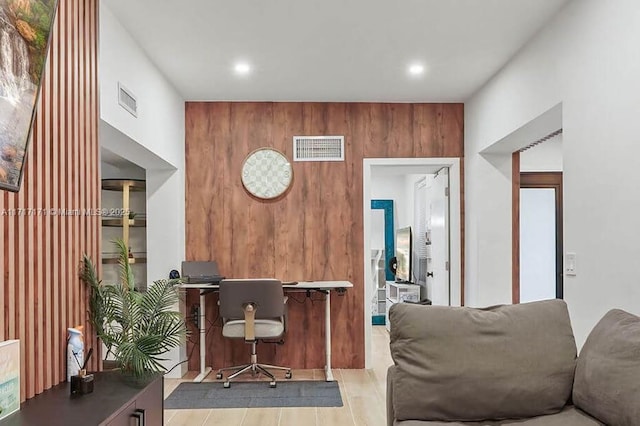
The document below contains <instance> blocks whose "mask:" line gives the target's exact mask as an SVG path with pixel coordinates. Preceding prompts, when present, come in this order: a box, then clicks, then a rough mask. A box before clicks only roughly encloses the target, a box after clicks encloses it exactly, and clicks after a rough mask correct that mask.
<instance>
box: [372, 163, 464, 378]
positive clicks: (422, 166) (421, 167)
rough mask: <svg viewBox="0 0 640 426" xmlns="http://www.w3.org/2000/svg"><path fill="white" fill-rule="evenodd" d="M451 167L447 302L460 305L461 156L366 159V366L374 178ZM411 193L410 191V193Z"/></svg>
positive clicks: (430, 172) (461, 300) (411, 204)
mask: <svg viewBox="0 0 640 426" xmlns="http://www.w3.org/2000/svg"><path fill="white" fill-rule="evenodd" d="M443 168H444V169H446V170H447V171H448V178H449V179H448V180H449V190H448V193H449V219H450V221H449V235H450V243H449V247H448V251H449V256H450V260H449V265H447V266H448V268H449V271H448V272H449V277H450V281H449V288H448V292H447V293H448V299H449V300H450V302H449V303H448V304H450V305H452V306H461V305H462V304H463V297H464V292H463V288H462V250H461V246H462V245H461V213H460V206H461V194H460V188H461V179H460V178H461V173H460V159H459V158H384V159H365V160H363V224H364V259H363V269H364V282H365V286H364V287H365V291H364V293H365V294H364V300H363V303H364V309H363V312H364V323H365V327H364V333H365V336H364V343H365V368H371V365H372V359H373V358H372V357H373V355H372V353H373V348H372V330H373V327H372V321H371V300H372V298H373V297H374V295H375V294H374V289H373V288H372V286H371V285H369V284H370V283H371V282H372V280H373V276H372V267H371V264H372V263H371V255H372V243H371V238H372V235H371V227H372V223H373V216H372V209H371V200H372V199H373V198H374V197H375V191H374V185H375V184H374V179H373V177H374V176H376V175H379V174H385V173H387V174H388V173H395V174H404V175H425V174H435V173H436V172H438V171H439V170H441V169H443ZM408 188H409V187H405V188H404V189H398V191H402V192H403V193H404V194H403V196H405V197H406V198H410V199H411V200H413V195H412V194H413V184H412V185H411V189H408ZM408 194H411V195H410V196H409V195H408ZM413 207H414V206H413V201H411V203H410V205H409V206H408V207H407V211H409V212H411V214H412V215H413ZM398 216H399V215H396V221H397V222H398V226H400V225H401V224H402V223H401V219H400V218H398Z"/></svg>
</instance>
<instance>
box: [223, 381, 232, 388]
mask: <svg viewBox="0 0 640 426" xmlns="http://www.w3.org/2000/svg"><path fill="white" fill-rule="evenodd" d="M222 386H223V387H224V388H225V389H229V388H230V387H231V383H230V382H224V383H223V384H222Z"/></svg>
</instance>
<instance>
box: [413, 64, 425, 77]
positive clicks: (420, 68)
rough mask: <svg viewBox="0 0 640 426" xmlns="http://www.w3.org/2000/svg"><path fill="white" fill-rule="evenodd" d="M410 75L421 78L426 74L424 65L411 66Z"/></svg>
mask: <svg viewBox="0 0 640 426" xmlns="http://www.w3.org/2000/svg"><path fill="white" fill-rule="evenodd" d="M409 74H411V75H412V76H419V75H422V74H424V65H421V64H411V65H409Z"/></svg>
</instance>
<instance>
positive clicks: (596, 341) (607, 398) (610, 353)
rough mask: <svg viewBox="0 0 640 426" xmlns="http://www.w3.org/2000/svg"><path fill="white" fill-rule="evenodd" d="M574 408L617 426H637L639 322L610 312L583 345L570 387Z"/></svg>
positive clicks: (625, 314)
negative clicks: (571, 388) (576, 407)
mask: <svg viewBox="0 0 640 426" xmlns="http://www.w3.org/2000/svg"><path fill="white" fill-rule="evenodd" d="M573 400H574V403H575V404H576V406H578V407H580V408H581V409H582V410H584V411H586V412H587V413H589V414H591V415H592V416H594V417H597V418H598V419H600V420H602V421H603V422H605V423H607V424H611V425H616V426H637V425H640V318H639V317H637V316H635V315H631V314H630V313H628V312H625V311H621V310H619V309H614V310H611V311H609V312H608V313H607V314H606V315H605V316H604V317H603V318H602V319H601V320H600V322H599V323H598V324H597V325H596V326H595V328H594V329H593V330H592V331H591V334H589V337H588V338H587V341H586V342H585V344H584V346H583V348H582V351H580V356H579V357H578V363H577V366H576V374H575V381H574V385H573Z"/></svg>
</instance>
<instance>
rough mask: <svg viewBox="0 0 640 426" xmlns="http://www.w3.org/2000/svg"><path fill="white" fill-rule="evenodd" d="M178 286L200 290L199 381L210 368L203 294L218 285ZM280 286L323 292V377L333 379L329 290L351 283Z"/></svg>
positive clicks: (333, 282) (329, 282) (286, 290)
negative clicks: (207, 357)
mask: <svg viewBox="0 0 640 426" xmlns="http://www.w3.org/2000/svg"><path fill="white" fill-rule="evenodd" d="M179 287H180V288H183V289H197V290H199V292H200V321H199V322H200V329H199V331H200V374H198V375H197V376H196V378H195V379H193V381H194V382H201V381H203V380H204V378H205V377H207V375H209V373H211V370H212V368H211V367H207V366H205V355H206V347H207V345H206V338H207V330H206V326H205V322H206V320H205V307H206V303H205V299H206V298H205V296H206V295H207V294H208V293H211V292H213V291H217V290H218V288H219V285H217V284H207V283H200V284H186V283H185V284H180V286H179ZM282 287H283V288H284V291H285V292H287V293H289V292H307V291H317V292H320V293H323V294H324V295H325V296H326V299H325V305H324V330H325V331H324V353H325V362H326V364H325V366H324V371H325V377H326V381H327V382H331V381H333V380H334V379H333V373H332V372H331V291H332V290H334V291H337V292H339V293H343V292H345V291H346V290H347V289H348V288H352V287H353V284H352V283H350V282H349V281H301V282H298V283H297V284H286V283H283V284H282Z"/></svg>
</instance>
